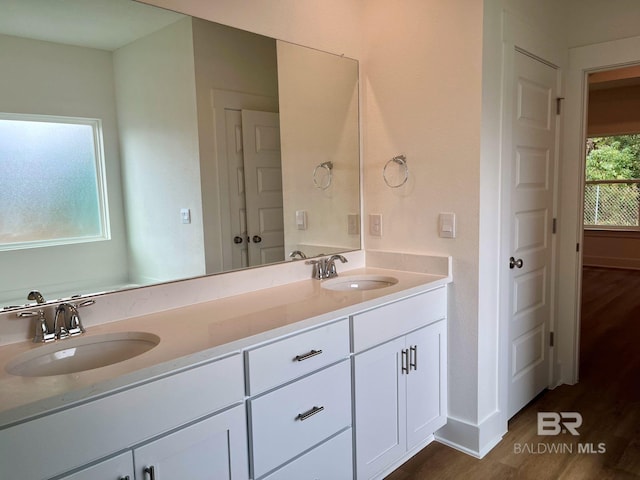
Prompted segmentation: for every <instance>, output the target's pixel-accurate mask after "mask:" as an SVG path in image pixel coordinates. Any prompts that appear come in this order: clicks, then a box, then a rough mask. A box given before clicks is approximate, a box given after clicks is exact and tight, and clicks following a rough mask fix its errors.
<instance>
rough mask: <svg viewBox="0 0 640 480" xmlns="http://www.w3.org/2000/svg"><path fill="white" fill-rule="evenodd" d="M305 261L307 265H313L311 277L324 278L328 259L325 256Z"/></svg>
mask: <svg viewBox="0 0 640 480" xmlns="http://www.w3.org/2000/svg"><path fill="white" fill-rule="evenodd" d="M304 263H305V264H306V265H313V272H312V273H311V278H315V279H316V280H322V279H323V278H325V275H326V272H327V259H326V258H325V257H322V258H318V259H317V260H307V261H306V262H304Z"/></svg>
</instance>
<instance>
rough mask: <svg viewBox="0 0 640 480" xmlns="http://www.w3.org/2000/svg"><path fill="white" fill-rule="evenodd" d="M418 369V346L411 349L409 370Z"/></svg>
mask: <svg viewBox="0 0 640 480" xmlns="http://www.w3.org/2000/svg"><path fill="white" fill-rule="evenodd" d="M412 368H413V369H414V370H417V369H418V346H417V345H413V346H411V347H409V370H411V369H412Z"/></svg>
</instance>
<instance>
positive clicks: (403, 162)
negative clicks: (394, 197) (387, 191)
mask: <svg viewBox="0 0 640 480" xmlns="http://www.w3.org/2000/svg"><path fill="white" fill-rule="evenodd" d="M392 163H395V164H397V165H399V168H401V169H402V170H403V171H404V178H402V179H401V180H399V181H397V182H390V181H389V179H388V178H387V168H388V167H389V165H391V164H392ZM382 178H384V183H386V184H387V186H389V187H391V188H398V187H401V186H402V185H404V184H405V183H407V180H408V179H409V167H408V166H407V157H405V156H404V155H398V156H396V157H393V158H392V159H391V160H389V161H388V162H387V163H386V164H385V165H384V168H383V169H382Z"/></svg>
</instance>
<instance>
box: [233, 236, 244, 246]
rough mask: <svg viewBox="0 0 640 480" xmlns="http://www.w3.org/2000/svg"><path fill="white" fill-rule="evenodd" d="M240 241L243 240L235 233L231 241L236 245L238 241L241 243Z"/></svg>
mask: <svg viewBox="0 0 640 480" xmlns="http://www.w3.org/2000/svg"><path fill="white" fill-rule="evenodd" d="M242 242H243V240H242V237H240V236H238V235H236V236H235V237H233V243H235V244H236V245H238V244H240V243H242Z"/></svg>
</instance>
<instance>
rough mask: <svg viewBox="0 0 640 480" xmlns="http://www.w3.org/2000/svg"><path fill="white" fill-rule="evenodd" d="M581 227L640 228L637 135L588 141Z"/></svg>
mask: <svg viewBox="0 0 640 480" xmlns="http://www.w3.org/2000/svg"><path fill="white" fill-rule="evenodd" d="M584 225H585V227H587V228H607V229H609V228H611V229H624V230H639V229H640V134H633V135H615V136H609V137H591V138H588V139H587V161H586V178H585V192H584Z"/></svg>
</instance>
